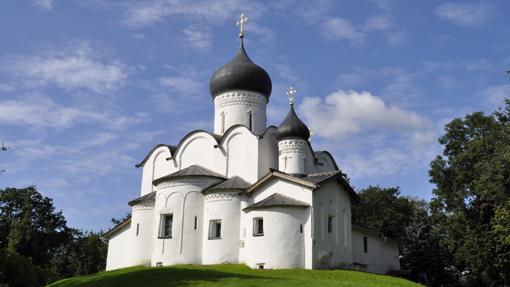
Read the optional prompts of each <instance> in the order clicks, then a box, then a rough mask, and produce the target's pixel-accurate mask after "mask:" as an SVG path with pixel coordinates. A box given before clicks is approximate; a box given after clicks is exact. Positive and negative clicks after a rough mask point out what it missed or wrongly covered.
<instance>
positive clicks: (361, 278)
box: [49, 264, 421, 287]
mask: <svg viewBox="0 0 510 287" xmlns="http://www.w3.org/2000/svg"><path fill="white" fill-rule="evenodd" d="M49 286H51V287H67V286H80V287H87V286H94V287H107V286H108V287H113V286H119V287H120V286H122V287H131V286H132V287H141V286H144V287H145V286H155V287H163V286H164V287H169V286H222V287H224V286H263V287H273V286H284V287H298V286H307V287H310V286H321V287H327V286H353V287H354V286H356V287H365V286H367V287H368V286H370V287H375V286H392V287H393V286H397V287H398V286H402V287H408V286H409V287H411V286H421V285H419V284H416V283H413V282H410V281H407V280H404V279H400V278H394V277H390V276H383V275H375V274H369V273H363V272H355V271H347V270H300V269H294V270H253V269H250V268H248V267H247V266H245V265H233V264H226V265H212V266H192V265H178V266H171V267H152V268H151V267H143V266H136V267H129V268H124V269H119V270H115V271H110V272H100V273H96V274H92V275H88V276H80V277H74V278H69V279H64V280H60V281H57V282H54V283H52V284H51V285H49Z"/></svg>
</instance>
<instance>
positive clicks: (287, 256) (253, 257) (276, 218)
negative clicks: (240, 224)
mask: <svg viewBox="0 0 510 287" xmlns="http://www.w3.org/2000/svg"><path fill="white" fill-rule="evenodd" d="M246 217H247V220H246V224H245V227H246V240H245V245H244V247H243V248H244V249H245V253H246V258H245V262H246V264H247V265H248V266H249V267H251V268H257V266H258V265H259V264H264V268H265V269H282V268H285V269H288V268H305V267H306V264H305V256H306V255H305V238H306V236H307V232H306V231H305V232H303V233H300V225H301V224H303V225H306V224H307V223H308V222H309V217H310V210H309V208H295V207H294V208H292V207H274V208H268V209H264V210H252V211H248V212H247V216H246ZM256 217H262V218H263V221H264V235H263V236H253V218H256Z"/></svg>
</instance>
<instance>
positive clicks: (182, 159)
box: [175, 132, 225, 174]
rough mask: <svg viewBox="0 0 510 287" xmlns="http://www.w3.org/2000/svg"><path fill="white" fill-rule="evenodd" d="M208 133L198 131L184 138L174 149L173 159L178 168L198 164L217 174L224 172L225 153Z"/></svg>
mask: <svg viewBox="0 0 510 287" xmlns="http://www.w3.org/2000/svg"><path fill="white" fill-rule="evenodd" d="M217 144H218V143H217V142H216V140H215V139H214V138H213V137H212V136H211V135H210V134H208V133H205V132H198V133H196V134H193V135H191V136H190V137H188V138H187V139H185V140H184V141H183V142H182V143H181V144H180V146H179V148H178V150H177V151H176V155H175V161H176V163H177V166H179V169H180V170H182V169H185V168H187V167H189V166H191V165H200V166H202V167H205V168H207V169H210V170H212V171H214V172H217V173H219V174H225V154H223V152H222V151H221V149H219V148H214V146H215V145H217Z"/></svg>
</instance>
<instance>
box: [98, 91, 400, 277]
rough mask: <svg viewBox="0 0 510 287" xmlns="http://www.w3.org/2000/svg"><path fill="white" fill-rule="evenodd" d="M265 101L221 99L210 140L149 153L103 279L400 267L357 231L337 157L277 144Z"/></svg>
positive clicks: (113, 238)
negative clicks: (128, 274)
mask: <svg viewBox="0 0 510 287" xmlns="http://www.w3.org/2000/svg"><path fill="white" fill-rule="evenodd" d="M240 83H242V81H241V82H240ZM268 99H269V95H263V94H260V93H257V92H252V91H247V90H229V91H226V92H221V93H219V94H217V95H215V97H214V100H213V101H214V107H215V116H214V133H209V132H206V131H200V130H199V131H192V132H190V133H189V134H188V135H186V136H185V137H184V138H183V139H182V140H181V141H180V142H179V143H178V144H177V145H176V146H170V145H158V146H156V147H155V148H154V149H153V150H152V151H151V152H149V154H148V155H147V157H146V158H145V159H144V160H143V161H142V162H141V163H140V164H138V165H137V166H138V167H141V168H143V170H142V179H141V189H140V198H138V199H135V200H133V201H131V202H130V205H131V207H132V218H131V219H129V220H128V221H126V222H124V223H122V224H121V225H120V226H118V227H116V228H114V229H112V230H110V231H109V232H107V233H106V234H105V235H104V236H103V238H104V240H108V259H107V267H106V269H107V270H112V269H117V268H122V267H126V266H133V265H151V266H158V265H173V264H221V263H244V264H246V265H248V266H249V267H251V268H269V269H274V268H306V269H316V268H358V269H363V270H367V271H370V272H376V273H385V272H386V271H388V270H390V269H398V268H399V264H398V244H397V243H396V242H394V241H391V240H383V239H381V238H379V237H377V236H376V235H374V234H373V232H372V231H370V230H366V229H362V228H354V227H353V226H352V225H351V204H352V203H353V202H355V201H357V200H358V198H357V195H356V194H355V192H354V191H353V190H352V188H351V187H350V186H349V184H348V183H347V182H345V180H344V179H343V178H342V176H341V173H340V171H339V170H338V167H337V165H336V163H335V160H334V159H333V157H332V156H331V154H330V153H328V152H326V151H313V148H312V146H311V144H310V142H309V141H308V139H307V138H304V137H301V138H299V137H297V138H291V137H290V138H289V137H285V138H282V137H280V139H281V140H280V141H278V140H277V137H276V135H277V133H278V131H277V128H276V127H273V126H270V127H267V126H266V107H267V103H268ZM301 126H303V124H302V123H301ZM288 131H289V130H288ZM290 133H292V128H291V129H290ZM237 177H238V178H239V179H240V180H238V181H235V182H234V181H233V179H234V178H237ZM241 185H242V186H241ZM220 186H221V188H220ZM366 240H368V241H367V242H368V245H369V246H368V250H369V251H367V252H365V251H364V249H363V248H364V247H365V246H364V244H365V241H366ZM360 246H361V248H362V249H361V251H360Z"/></svg>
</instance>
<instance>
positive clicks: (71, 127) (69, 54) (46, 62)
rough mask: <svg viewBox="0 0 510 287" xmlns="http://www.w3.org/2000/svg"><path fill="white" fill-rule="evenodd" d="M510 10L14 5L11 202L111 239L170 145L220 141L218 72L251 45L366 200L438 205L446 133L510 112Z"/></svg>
mask: <svg viewBox="0 0 510 287" xmlns="http://www.w3.org/2000/svg"><path fill="white" fill-rule="evenodd" d="M506 11H510V2H508V1H502V0H501V1H452V2H448V1H391V0H382V1H376V0H373V1H328V0H324V1H315V2H312V1H298V0H285V1H278V2H276V1H267V2H256V1H240V0H234V1H230V0H218V1H193V2H192V1H178V0H155V1H108V0H83V1H68V0H66V1H63V0H33V1H28V0H27V1H2V2H1V3H0V35H2V40H1V45H0V139H2V140H4V141H5V144H6V145H7V146H9V150H8V151H7V152H4V153H2V154H1V156H0V168H2V169H7V171H6V172H5V173H3V174H2V175H1V176H0V188H3V187H8V186H14V187H23V186H27V185H36V186H37V187H38V189H39V191H40V192H41V193H43V194H44V195H46V196H49V197H51V198H53V199H54V201H55V205H56V207H57V209H62V210H63V212H64V215H65V216H66V218H67V219H68V221H69V224H70V225H71V226H74V227H79V228H84V229H93V230H99V229H106V228H108V227H109V226H110V218H111V217H119V216H122V215H124V214H125V213H126V212H128V211H129V208H128V206H127V202H128V201H129V200H130V199H133V198H136V197H137V196H138V195H139V187H140V179H141V170H139V169H136V168H135V167H134V165H135V163H137V162H139V161H140V160H141V159H143V158H144V156H145V155H146V153H147V152H148V151H149V150H150V149H151V148H152V147H153V146H154V145H156V144H159V143H168V144H175V143H177V142H178V141H179V140H180V138H182V136H184V135H185V134H186V133H187V132H189V131H191V130H193V129H207V130H212V118H213V104H212V100H211V97H210V95H209V92H208V85H209V79H210V76H211V75H212V73H213V72H214V71H215V70H216V69H217V68H219V67H220V66H221V65H223V64H225V63H226V62H227V61H228V60H229V59H230V58H231V57H232V56H233V55H234V54H235V52H236V50H237V47H238V38H237V34H238V28H237V27H236V26H235V25H234V23H235V21H236V18H237V17H238V16H239V14H240V13H241V12H244V13H245V14H246V15H247V17H248V19H249V20H248V23H247V25H246V40H245V46H246V49H247V52H248V54H249V55H250V57H251V58H252V59H253V60H254V61H255V62H256V63H257V64H259V65H261V66H262V67H264V68H265V69H266V70H267V71H268V73H269V74H270V76H271V78H272V81H273V93H272V96H271V98H270V102H269V106H268V121H269V123H268V124H274V125H278V124H279V123H280V122H281V120H282V119H283V117H284V115H285V114H286V111H287V109H288V108H287V106H288V100H287V98H286V96H285V90H286V89H287V88H288V86H291V85H292V86H295V87H296V88H297V90H298V96H297V98H296V102H297V106H298V112H299V114H300V116H301V118H302V119H303V120H304V121H305V122H306V123H307V124H308V125H309V127H310V128H311V129H312V131H313V133H314V135H313V137H312V143H313V145H314V147H315V149H317V150H321V149H326V150H329V151H331V152H332V153H333V154H334V156H335V158H336V160H337V163H338V164H339V166H340V168H341V169H342V170H343V171H344V172H346V173H347V174H348V175H349V177H350V178H351V183H352V185H353V186H354V187H355V188H358V189H359V188H363V187H366V186H368V185H377V184H379V185H382V186H400V187H401V188H402V192H403V194H405V195H411V196H417V197H420V198H425V199H430V198H431V196H432V188H433V186H432V185H431V184H429V183H428V165H429V163H430V161H431V160H432V159H433V158H434V157H435V156H436V155H437V154H439V153H440V152H441V147H440V146H439V145H438V144H437V138H438V137H439V136H440V135H441V133H442V131H443V126H444V124H445V123H447V122H448V121H450V120H451V119H453V118H455V117H460V116H463V115H465V114H466V113H469V112H472V111H478V110H482V111H486V112H490V111H493V110H495V109H497V108H498V107H499V106H501V104H502V102H503V99H504V98H505V97H510V82H509V80H508V77H507V76H506V75H505V72H504V71H505V70H507V69H509V68H510V55H509V53H508V51H509V50H510V25H509V24H510V21H509V19H508V15H507V14H508V13H505V12H506Z"/></svg>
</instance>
